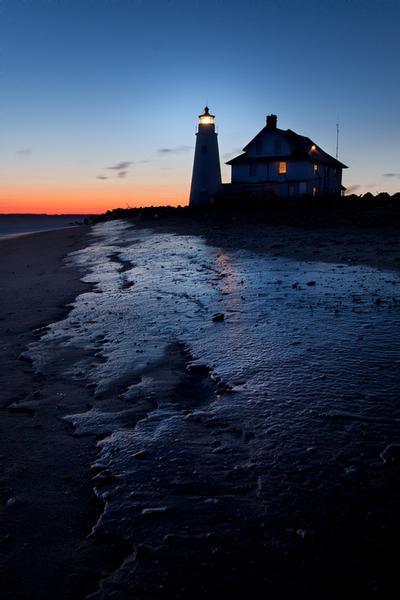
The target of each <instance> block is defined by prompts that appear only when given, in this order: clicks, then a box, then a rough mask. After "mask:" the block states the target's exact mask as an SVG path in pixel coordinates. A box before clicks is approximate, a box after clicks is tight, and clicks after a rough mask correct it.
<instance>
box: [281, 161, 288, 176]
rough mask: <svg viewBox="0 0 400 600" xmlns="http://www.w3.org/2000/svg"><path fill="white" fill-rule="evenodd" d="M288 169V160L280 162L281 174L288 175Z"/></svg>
mask: <svg viewBox="0 0 400 600" xmlns="http://www.w3.org/2000/svg"><path fill="white" fill-rule="evenodd" d="M286 171H287V165H286V162H280V163H279V174H280V175H286Z"/></svg>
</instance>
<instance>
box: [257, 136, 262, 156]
mask: <svg viewBox="0 0 400 600" xmlns="http://www.w3.org/2000/svg"><path fill="white" fill-rule="evenodd" d="M256 154H257V155H258V156H260V155H261V154H262V139H260V138H258V139H257V140H256Z"/></svg>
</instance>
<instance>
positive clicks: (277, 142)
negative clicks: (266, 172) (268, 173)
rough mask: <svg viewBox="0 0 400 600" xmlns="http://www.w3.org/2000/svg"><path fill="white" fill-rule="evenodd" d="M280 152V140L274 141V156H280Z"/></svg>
mask: <svg viewBox="0 0 400 600" xmlns="http://www.w3.org/2000/svg"><path fill="white" fill-rule="evenodd" d="M281 151H282V147H281V140H275V143H274V152H275V154H280V153H281Z"/></svg>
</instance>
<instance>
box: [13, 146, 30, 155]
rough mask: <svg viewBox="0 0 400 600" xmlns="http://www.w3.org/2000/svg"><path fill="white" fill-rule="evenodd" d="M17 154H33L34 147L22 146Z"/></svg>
mask: <svg viewBox="0 0 400 600" xmlns="http://www.w3.org/2000/svg"><path fill="white" fill-rule="evenodd" d="M16 154H19V155H20V156H30V155H31V154H32V148H21V149H20V150H17V151H16Z"/></svg>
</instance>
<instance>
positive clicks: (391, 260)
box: [132, 214, 400, 271]
mask: <svg viewBox="0 0 400 600" xmlns="http://www.w3.org/2000/svg"><path fill="white" fill-rule="evenodd" d="M132 223H134V224H135V226H136V227H144V228H147V227H150V228H152V229H154V230H155V231H161V232H162V231H164V232H171V233H177V234H182V235H200V236H202V237H204V238H205V239H206V241H207V242H208V243H209V244H210V245H212V246H221V247H223V248H232V249H235V248H243V249H245V250H251V251H254V252H256V253H261V254H263V253H266V254H269V255H271V256H274V257H285V258H291V259H294V260H304V261H321V262H328V263H342V264H347V265H367V266H370V267H374V268H377V269H381V270H384V271H399V270H400V239H399V227H398V226H397V225H396V224H393V226H390V225H387V224H386V225H378V226H375V227H374V226H373V219H372V217H371V224H370V226H369V227H357V226H354V225H351V224H348V223H346V221H345V220H343V222H342V223H339V224H336V225H335V226H332V225H326V226H322V227H321V226H318V225H317V224H316V225H314V226H304V225H297V226H294V225H291V226H290V225H279V224H274V223H266V222H257V218H251V216H247V217H238V216H233V217H232V216H223V215H218V214H216V215H214V216H212V217H210V216H202V215H197V216H193V217H191V216H190V215H188V216H185V217H184V218H176V217H172V218H167V219H160V220H158V219H143V220H138V219H132Z"/></svg>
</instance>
